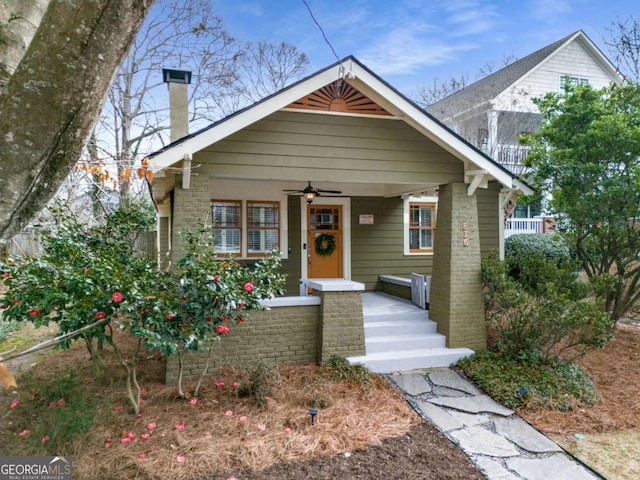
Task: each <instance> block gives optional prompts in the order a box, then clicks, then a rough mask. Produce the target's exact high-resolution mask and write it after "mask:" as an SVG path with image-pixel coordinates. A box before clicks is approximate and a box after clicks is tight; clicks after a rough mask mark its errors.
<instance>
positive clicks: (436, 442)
mask: <svg viewBox="0 0 640 480" xmlns="http://www.w3.org/2000/svg"><path fill="white" fill-rule="evenodd" d="M230 476H231V474H230V473H221V474H216V475H208V476H204V477H199V480H218V479H220V480H226V479H228V478H229V477H230ZM232 478H236V479H237V480H249V479H251V480H284V479H292V480H294V479H295V480H297V479H307V478H309V479H311V478H312V479H315V480H348V479H363V480H388V479H391V478H398V479H403V480H440V479H442V480H444V479H451V480H454V479H461V480H462V479H464V480H474V479H482V478H484V477H483V476H482V475H481V474H480V473H479V472H478V471H477V470H476V468H475V467H474V466H473V465H472V464H471V462H470V461H469V459H468V458H467V457H466V456H465V455H464V454H463V453H462V451H461V450H460V449H458V448H457V447H455V446H454V445H453V444H452V443H451V442H450V441H449V440H447V439H446V438H444V436H443V435H442V434H440V433H439V432H437V431H436V430H435V429H434V428H433V427H431V426H430V425H428V424H426V423H419V424H417V425H416V426H414V427H413V428H412V429H411V430H410V431H409V432H408V433H407V434H406V435H403V436H401V437H395V438H389V439H386V440H384V441H382V442H381V443H380V444H378V445H373V446H371V447H369V448H366V449H361V450H356V451H354V452H347V453H343V454H340V455H335V456H332V457H323V458H314V459H312V460H307V461H304V462H294V463H277V464H275V465H273V466H272V467H270V468H267V469H265V470H262V471H260V472H253V471H249V472H241V473H237V474H235V475H233V477H232Z"/></svg>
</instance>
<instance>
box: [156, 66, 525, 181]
mask: <svg viewBox="0 0 640 480" xmlns="http://www.w3.org/2000/svg"><path fill="white" fill-rule="evenodd" d="M338 79H343V81H344V82H346V83H347V84H348V85H350V86H352V87H353V88H355V89H357V90H358V91H359V92H361V93H362V94H364V95H366V96H367V97H368V98H369V99H371V100H373V101H374V102H376V103H377V104H378V105H380V107H382V108H383V109H384V110H386V111H387V112H389V113H390V114H391V115H392V116H393V117H395V118H397V119H400V120H403V121H404V122H406V123H407V124H408V125H410V126H411V127H412V128H414V129H415V130H416V131H418V132H419V133H420V134H422V135H424V136H425V137H426V138H429V139H430V140H431V141H433V142H434V143H436V144H438V145H439V146H440V147H441V148H443V149H444V150H445V151H447V152H449V153H450V154H452V155H453V156H454V157H456V158H457V159H458V160H460V161H462V162H463V163H464V166H465V179H466V181H467V183H469V184H470V193H472V191H473V190H475V188H477V187H479V186H484V185H486V182H487V181H489V180H496V181H498V182H499V183H500V184H502V185H503V186H504V187H506V188H508V189H514V188H516V189H524V192H525V193H531V190H530V189H529V187H527V186H526V184H524V183H522V182H520V181H518V179H517V177H516V176H515V175H514V174H513V173H511V172H510V171H509V170H507V169H506V168H504V167H503V166H502V165H500V164H498V163H496V162H495V161H493V160H492V159H491V158H490V157H489V156H487V155H486V154H484V153H483V152H481V151H480V150H479V149H477V148H475V147H474V146H473V145H471V144H470V143H469V142H467V141H466V140H465V139H464V138H462V137H461V136H459V135H457V134H456V133H454V132H453V131H452V130H450V129H449V128H448V127H446V126H445V125H444V124H442V123H441V122H440V121H438V120H437V119H436V118H435V117H433V116H431V115H430V114H429V113H427V112H426V111H425V110H423V109H421V108H420V107H418V106H417V105H416V104H415V103H413V102H412V101H411V100H409V99H408V98H406V97H405V96H404V95H402V94H401V93H399V92H398V91H397V90H396V89H394V88H393V87H392V86H391V85H389V84H388V83H386V82H385V81H384V80H382V79H381V78H380V77H378V76H377V75H376V74H374V73H373V72H372V71H371V70H369V69H368V68H367V67H365V66H364V65H363V64H362V63H360V62H359V61H358V60H357V59H356V58H355V57H353V56H349V57H346V58H345V59H343V60H341V61H339V62H336V63H334V64H333V65H331V66H329V67H326V68H325V69H323V70H320V71H319V72H317V73H315V74H312V75H310V76H309V77H307V78H305V79H302V80H300V81H298V82H297V83H295V84H293V85H291V86H289V87H286V88H284V89H283V90H281V91H279V92H277V93H275V94H273V95H271V96H269V97H267V98H265V99H263V100H261V101H259V102H257V103H255V104H253V105H251V106H249V107H246V108H244V109H242V110H239V111H238V112H236V113H234V114H232V115H230V116H228V117H226V118H224V119H222V120H219V121H217V122H215V123H212V124H211V125H209V126H208V127H205V128H203V129H201V130H199V131H197V132H195V133H193V134H190V135H187V136H185V137H183V138H181V139H179V140H177V141H175V142H173V143H171V144H169V145H167V146H166V147H165V148H163V149H161V150H158V151H156V152H154V153H152V154H151V155H149V157H148V158H149V160H150V163H149V168H150V169H151V170H152V171H154V172H159V171H162V170H164V169H166V168H168V167H171V166H173V165H175V164H177V163H179V162H181V161H182V160H184V159H190V158H191V157H192V156H193V155H194V154H195V153H196V152H199V151H201V150H203V149H205V148H207V147H208V146H210V145H212V144H215V143H216V142H219V141H220V140H222V139H224V138H226V137H228V136H229V135H232V134H234V133H236V132H238V131H240V130H242V129H243V128H246V127H247V126H249V125H251V124H253V123H255V122H256V121H258V120H261V119H263V118H265V117H267V116H268V115H271V114H273V113H274V112H276V111H279V110H283V109H287V108H288V107H290V106H291V104H292V103H293V102H296V101H298V100H300V99H302V98H304V97H306V96H308V95H310V94H311V93H313V92H316V91H318V90H320V89H322V88H324V87H326V86H327V85H330V84H332V83H333V82H335V81H336V80H338ZM331 114H334V115H339V114H338V113H334V112H331ZM345 115H353V114H349V113H347V114H345Z"/></svg>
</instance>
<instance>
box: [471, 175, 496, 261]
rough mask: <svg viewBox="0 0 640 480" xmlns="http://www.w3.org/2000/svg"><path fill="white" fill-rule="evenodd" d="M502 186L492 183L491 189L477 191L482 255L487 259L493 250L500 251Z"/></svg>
mask: <svg viewBox="0 0 640 480" xmlns="http://www.w3.org/2000/svg"><path fill="white" fill-rule="evenodd" d="M499 196H500V184H498V183H497V182H491V183H490V184H489V188H487V189H484V188H479V189H477V190H476V197H477V202H478V225H479V230H480V253H481V255H482V256H483V257H486V256H487V255H488V254H489V253H490V252H491V251H492V250H498V248H499V246H500V238H499V235H500V233H499V226H500V224H499V222H500V215H499V213H500V212H499V210H498V208H499V203H498V198H499Z"/></svg>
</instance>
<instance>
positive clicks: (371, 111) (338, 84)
mask: <svg viewBox="0 0 640 480" xmlns="http://www.w3.org/2000/svg"><path fill="white" fill-rule="evenodd" d="M287 108H298V109H302V110H320V111H326V112H343V113H360V114H367V115H391V114H390V113H389V112H387V111H386V110H385V109H384V108H382V107H381V106H380V105H378V104H377V103H375V102H374V101H373V100H371V99H370V98H369V97H367V96H366V95H364V94H362V93H360V92H359V91H358V90H356V89H355V88H353V87H352V86H351V85H349V84H348V83H346V82H345V81H344V80H337V81H335V82H333V83H330V84H329V85H327V86H325V87H322V88H321V89H319V90H316V91H315V92H313V93H311V94H309V95H307V96H306V97H303V98H301V99H299V100H296V101H295V102H293V103H291V104H289V105H288V106H287Z"/></svg>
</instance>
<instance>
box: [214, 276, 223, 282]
mask: <svg viewBox="0 0 640 480" xmlns="http://www.w3.org/2000/svg"><path fill="white" fill-rule="evenodd" d="M220 280H222V277H221V276H220V275H214V276H213V281H214V282H216V283H218V282H219V281H220Z"/></svg>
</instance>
